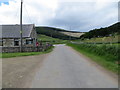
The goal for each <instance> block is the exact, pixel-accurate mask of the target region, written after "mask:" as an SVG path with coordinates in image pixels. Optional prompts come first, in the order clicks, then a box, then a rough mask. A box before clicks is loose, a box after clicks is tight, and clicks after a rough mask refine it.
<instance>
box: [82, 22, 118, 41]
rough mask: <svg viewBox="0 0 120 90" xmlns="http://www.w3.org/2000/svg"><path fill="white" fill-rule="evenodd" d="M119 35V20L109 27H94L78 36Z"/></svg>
mask: <svg viewBox="0 0 120 90" xmlns="http://www.w3.org/2000/svg"><path fill="white" fill-rule="evenodd" d="M115 35H120V22H118V23H116V24H113V25H111V26H109V27H105V28H100V29H94V30H91V31H89V32H87V33H85V34H83V35H81V36H80V39H91V38H97V37H108V36H115Z"/></svg>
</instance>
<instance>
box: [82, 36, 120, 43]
mask: <svg viewBox="0 0 120 90" xmlns="http://www.w3.org/2000/svg"><path fill="white" fill-rule="evenodd" d="M119 37H120V35H116V36H109V37H99V38H91V39H85V40H83V42H88V43H94V42H95V43H116V42H120V40H119Z"/></svg>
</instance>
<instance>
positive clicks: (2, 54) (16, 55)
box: [0, 46, 54, 58]
mask: <svg viewBox="0 0 120 90" xmlns="http://www.w3.org/2000/svg"><path fill="white" fill-rule="evenodd" d="M53 48H54V46H52V47H51V48H49V49H48V50H46V51H43V52H23V53H0V58H12V57H20V56H32V55H40V54H46V53H49V52H51V51H52V50H53Z"/></svg>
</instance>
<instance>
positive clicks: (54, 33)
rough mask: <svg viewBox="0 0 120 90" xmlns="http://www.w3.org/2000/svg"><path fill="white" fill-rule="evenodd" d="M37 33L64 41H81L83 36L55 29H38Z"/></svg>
mask: <svg viewBox="0 0 120 90" xmlns="http://www.w3.org/2000/svg"><path fill="white" fill-rule="evenodd" d="M36 31H37V33H38V34H43V35H46V36H50V37H53V38H58V39H62V40H69V39H71V40H75V39H79V37H80V36H81V34H83V33H81V32H75V31H67V30H63V29H59V28H53V27H36Z"/></svg>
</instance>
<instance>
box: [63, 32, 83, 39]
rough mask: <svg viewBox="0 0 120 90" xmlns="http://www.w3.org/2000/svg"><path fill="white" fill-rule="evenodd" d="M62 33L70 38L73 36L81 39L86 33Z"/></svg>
mask: <svg viewBox="0 0 120 90" xmlns="http://www.w3.org/2000/svg"><path fill="white" fill-rule="evenodd" d="M61 33H63V34H66V35H68V36H73V37H78V38H79V37H80V36H81V35H83V34H84V33H82V32H79V33H77V32H76V33H74V32H61Z"/></svg>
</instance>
